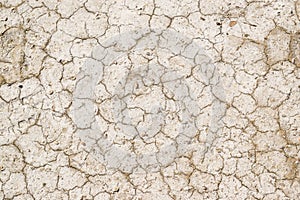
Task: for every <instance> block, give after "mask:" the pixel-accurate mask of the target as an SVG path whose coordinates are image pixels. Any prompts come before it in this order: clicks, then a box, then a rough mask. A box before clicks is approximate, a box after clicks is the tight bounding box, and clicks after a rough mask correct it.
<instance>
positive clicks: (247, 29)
mask: <svg viewBox="0 0 300 200" xmlns="http://www.w3.org/2000/svg"><path fill="white" fill-rule="evenodd" d="M154 29H159V30H172V31H174V32H176V33H179V34H180V35H183V36H185V37H186V38H190V39H191V40H192V41H193V42H196V43H197V44H199V46H201V47H202V49H203V51H204V52H205V55H206V56H207V57H208V58H210V59H211V63H212V64H213V66H214V67H215V70H216V71H217V72H218V75H219V78H218V81H219V82H220V83H222V91H223V92H224V93H225V94H226V98H225V99H221V101H222V103H223V104H224V105H225V111H224V112H222V119H221V122H222V127H221V128H219V129H218V131H217V134H215V135H214V137H213V138H212V140H211V141H210V145H209V148H207V149H205V151H206V152H208V153H205V154H204V153H203V151H202V150H199V151H190V152H185V153H184V154H182V155H177V156H175V157H174V158H173V159H171V160H169V162H166V163H164V158H165V157H164V156H162V157H160V158H156V159H157V162H156V164H157V163H158V165H156V166H155V167H156V170H151V169H150V168H149V166H145V162H146V161H141V163H140V164H134V165H132V166H130V167H129V168H126V170H124V166H123V168H122V166H121V165H117V164H118V163H121V164H122V163H123V162H125V161H124V160H122V159H121V160H117V161H114V162H112V161H111V160H109V158H111V157H105V155H106V154H105V153H104V154H105V155H104V154H103V155H104V158H102V159H101V158H99V154H98V153H99V152H98V153H97V152H96V153H95V152H93V151H92V150H91V149H90V148H89V147H91V146H90V144H88V142H87V141H84V140H82V138H81V137H80V135H78V134H76V132H78V130H80V129H79V127H78V124H77V123H74V117H72V112H73V111H72V109H71V108H72V106H73V105H74V103H73V102H74V94H75V91H76V85H77V83H78V81H79V79H78V77H79V76H78V74H79V72H80V70H81V69H82V66H84V64H85V63H86V57H89V56H90V55H91V52H92V50H93V49H95V48H96V47H99V46H101V45H102V46H104V49H106V48H109V47H107V46H105V45H103V44H104V41H107V40H108V39H110V38H112V37H115V36H118V35H120V34H122V33H128V32H130V31H133V30H134V31H135V30H146V31H150V30H154ZM164 39H165V40H167V41H168V39H169V40H172V37H169V38H168V37H164ZM0 46H1V47H0V170H1V171H0V188H1V191H0V199H19V200H21V199H24V200H30V199H51V200H52V199H72V200H76V199H98V200H105V199H143V200H144V199H145V200H147V199H184V200H189V199H197V200H198V199H249V200H250V199H265V200H266V199H270V200H273V199H295V200H296V199H299V198H300V163H299V159H300V1H299V0H298V1H296V0H265V1H252V0H248V1H229V0H215V1H212V0H199V1H195V0H182V1H179V0H140V1H134V0H123V1H121V0H118V1H108V0H100V1H96V0H56V1H50V0H44V1H43V0H28V1H23V0H1V1H0ZM152 53H153V52H150V53H149V52H148V53H146V54H145V55H143V56H140V55H138V56H137V57H134V55H133V57H131V56H128V57H127V58H126V56H125V58H120V59H119V60H118V62H116V63H113V64H112V65H109V67H107V68H106V70H107V71H104V72H105V73H104V74H106V75H107V74H108V76H107V77H106V76H105V75H103V77H102V81H101V84H100V83H97V84H98V87H97V88H96V89H95V90H96V94H97V95H96V96H97V99H96V100H95V104H96V105H97V110H95V112H96V114H97V116H98V117H97V123H100V124H101V130H99V131H100V132H102V133H107V135H105V136H106V137H108V138H109V137H110V136H111V135H113V134H115V135H114V138H113V139H112V140H114V142H113V143H114V144H115V145H124V146H123V147H124V148H127V150H129V151H131V152H132V153H133V154H134V155H136V156H138V155H140V154H141V155H143V151H148V152H149V151H150V152H151V151H153V152H160V147H161V145H162V143H164V142H165V141H166V140H168V139H171V140H172V137H176V136H174V135H171V134H172V133H174V132H176V130H177V129H175V131H174V130H173V129H172V128H174V127H175V125H174V126H173V124H172V122H174V119H175V118H176V117H177V118H178V119H180V120H181V118H180V117H178V116H177V115H176V112H175V111H176V109H175V111H174V112H173V113H172V117H170V118H168V119H165V120H162V121H159V120H157V123H161V124H159V126H161V127H164V129H163V131H162V133H160V134H157V135H152V136H151V137H149V138H148V139H149V140H147V141H143V140H135V139H136V138H132V137H130V136H128V135H127V136H126V135H125V136H124V137H119V138H118V134H116V133H118V130H119V129H120V126H121V125H124V124H125V122H126V120H128V119H127V118H126V116H129V115H130V116H131V118H130V119H129V121H130V123H132V124H136V126H137V124H142V125H141V129H138V128H137V129H138V132H139V134H142V132H143V130H144V129H143V128H144V127H147V123H148V122H147V120H148V119H152V120H153V117H152V118H151V117H150V118H147V116H151V114H153V112H152V111H153V109H152V110H151V109H150V111H151V112H150V113H149V112H148V111H147V106H149V105H152V104H155V102H156V103H157V102H159V104H160V105H162V104H165V103H166V102H167V103H170V104H172V103H173V104H176V98H175V97H174V96H172V94H169V93H164V92H163V93H164V94H162V93H161V90H160V89H159V88H160V87H162V83H161V82H159V81H158V82H157V83H156V82H155V81H154V83H153V84H154V85H151V84H150V86H151V87H150V88H151V91H156V92H157V93H155V92H154V93H151V92H149V91H148V93H147V92H146V93H147V94H148V95H149V96H145V98H144V99H143V98H142V99H140V100H139V101H140V102H139V103H140V104H142V105H143V106H144V107H143V109H142V108H139V107H138V106H134V105H132V107H130V109H129V111H126V113H125V114H124V116H122V117H123V118H122V120H123V121H122V123H121V124H120V123H115V122H112V121H113V120H112V119H111V118H110V117H111V116H110V115H115V114H116V113H111V110H110V109H109V108H110V107H107V106H106V104H105V103H107V100H108V99H109V98H110V97H109V95H111V92H110V89H109V88H110V87H114V84H113V82H111V81H110V80H114V77H117V78H116V79H117V80H118V72H119V68H118V66H119V67H120V66H127V68H126V69H129V71H130V69H131V68H130V67H132V66H136V65H137V66H140V64H141V62H145V63H146V64H149V63H150V64H151V61H152V60H155V59H154V58H153V57H158V56H160V57H162V59H163V60H165V61H166V63H168V64H169V66H171V67H173V66H177V67H179V68H180V67H181V69H182V67H183V69H185V68H184V67H185V66H188V65H187V64H182V63H181V62H183V61H182V60H183V59H182V58H180V59H179V60H176V57H175V58H174V57H170V56H167V55H165V54H163V53H159V51H158V53H157V52H156V53H157V54H155V53H154V54H155V55H154V56H153V57H151V56H152ZM100 55H102V54H100ZM128 55H129V54H128ZM122 59H123V60H122ZM118 63H121V64H119V65H118ZM128 63H129V64H128ZM166 65H167V64H166ZM150 66H151V65H150ZM154 66H157V65H154ZM175 71H176V69H175ZM147 73H148V71H147ZM183 74H184V72H183ZM185 75H186V76H185V78H186V79H188V78H190V77H193V78H195V80H196V82H197V81H198V79H197V77H196V76H195V75H194V74H192V75H191V74H189V73H186V74H185ZM134 80H136V79H134ZM197 83H198V82H197ZM199 83H202V81H199ZM109 84H110V85H112V86H109ZM144 84H145V83H144ZM180 85H181V84H179V86H180ZM208 85H209V84H208ZM148 86H149V85H148ZM189 87H191V88H193V86H192V84H189ZM199 87H201V88H202V90H201V91H200V92H199V91H198V92H199V95H198V96H197V95H196V97H195V99H196V100H198V101H199V102H198V103H199V104H201V105H198V104H197V106H195V107H194V106H193V105H188V106H186V109H188V108H192V109H190V111H189V113H193V111H194V112H195V113H196V114H195V115H196V116H197V117H196V119H195V120H196V122H195V123H196V127H197V128H198V130H197V131H196V134H195V135H193V138H192V141H191V143H193V144H195V145H196V146H197V144H199V145H201V144H205V143H207V140H208V137H207V135H206V134H207V132H206V131H207V128H209V127H210V125H211V124H209V123H210V122H211V120H212V119H211V118H209V117H207V115H209V113H210V112H209V110H206V108H210V109H211V107H210V106H211V104H210V103H206V104H205V103H203V102H205V101H204V100H203V99H205V98H206V97H205V95H206V94H208V93H209V92H207V91H206V90H205V88H206V87H208V86H207V85H205V82H204V83H203V84H202V86H199ZM199 87H198V86H197V87H194V88H199ZM144 89H145V90H146V89H147V88H144ZM179 91H180V92H179V93H180V94H181V92H182V90H181V89H180V88H179ZM144 92H145V91H144ZM159 92H160V93H159ZM196 92H197V91H196V90H195V91H190V93H191V94H196ZM197 94H198V93H197ZM159 95H161V96H164V95H165V97H164V98H163V99H158V98H157V97H158V96H159ZM139 96H141V94H139V93H137V94H136V96H135V97H139ZM175 96H176V95H175ZM135 100H136V99H135ZM126 101H127V100H126ZM169 101H170V102H169ZM128 102H129V100H128ZM130 102H131V101H130ZM143 102H144V104H145V105H144V104H143ZM145 102H146V103H145ZM135 103H136V102H135ZM167 103H166V105H167ZM72 104H73V105H72ZM127 106H128V105H127ZM175 107H176V106H175ZM122 108H123V107H122ZM126 108H129V107H126ZM172 108H174V107H172ZM194 108H199V110H197V109H194ZM124 109H125V107H124ZM193 109H194V110H193ZM170 110H172V109H171V108H170ZM122 112H123V111H122ZM117 113H118V112H117ZM120 113H121V112H120ZM154 114H157V113H156V112H154ZM82 116H83V118H85V112H82ZM154 116H156V115H154ZM168 116H169V115H168ZM198 116H200V117H198ZM205 116H206V117H205ZM183 119H184V118H183ZM134 120H136V121H134ZM168 120H169V121H168ZM180 120H179V121H177V124H180ZM75 121H76V119H75ZM150 121H151V120H150ZM154 121H155V120H154ZM123 122H124V124H123ZM143 123H144V124H143ZM149 123H150V122H149ZM131 127H132V126H131ZM155 127H156V126H154V128H155ZM122 128H124V127H121V129H122ZM127 128H128V127H127ZM126 130H127V131H129V132H130V130H131V129H126ZM147 130H153V127H152V129H151V128H150V129H147ZM168 130H173V132H172V131H170V132H168ZM146 132H147V131H146ZM168 133H170V135H168ZM141 137H142V138H143V137H146V136H145V135H142V136H141ZM93 141H95V140H93ZM141 141H142V142H141ZM98 145H100V147H101V144H98ZM187 146H188V145H187V144H186V145H185V146H184V147H187ZM171 150H172V149H171ZM173 150H174V149H173ZM171 152H177V151H175V150H174V151H171ZM169 153H170V152H169ZM137 154H138V155H137ZM166 155H167V154H166ZM100 157H101V156H100ZM105 158H106V159H105ZM166 158H167V157H166ZM126 162H127V161H126ZM127 163H132V162H127ZM160 164H161V165H160ZM111 167H112V168H111Z"/></svg>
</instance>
